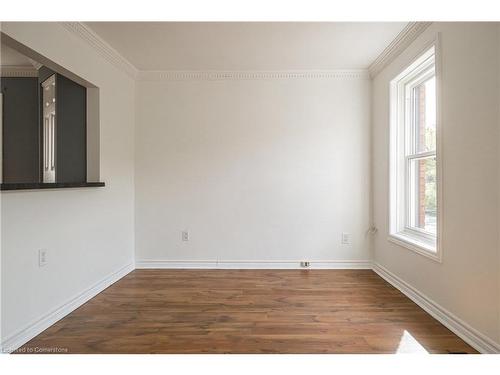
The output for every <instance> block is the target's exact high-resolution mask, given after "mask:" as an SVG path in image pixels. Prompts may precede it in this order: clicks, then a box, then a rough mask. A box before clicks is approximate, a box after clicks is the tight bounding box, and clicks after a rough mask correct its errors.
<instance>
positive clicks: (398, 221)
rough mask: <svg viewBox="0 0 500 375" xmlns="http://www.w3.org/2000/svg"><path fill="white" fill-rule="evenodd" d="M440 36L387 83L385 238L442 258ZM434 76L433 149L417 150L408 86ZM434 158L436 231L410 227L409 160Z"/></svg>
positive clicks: (434, 258) (410, 87) (429, 256)
mask: <svg viewBox="0 0 500 375" xmlns="http://www.w3.org/2000/svg"><path fill="white" fill-rule="evenodd" d="M439 52H440V51H439V39H438V37H436V39H435V40H433V41H432V43H431V44H430V45H427V46H426V48H425V49H424V52H422V53H420V54H419V55H418V56H417V57H416V58H415V59H414V60H413V62H411V63H410V64H409V65H408V67H407V68H406V69H404V70H403V71H402V72H401V73H400V74H398V75H397V76H396V77H395V78H394V79H393V80H391V83H390V107H391V108H390V150H389V164H390V166H389V171H390V188H389V206H390V207H389V235H388V240H389V241H391V242H393V243H396V244H398V245H400V246H403V247H405V248H407V249H410V250H413V251H415V252H417V253H419V254H421V255H424V256H426V257H428V258H431V259H433V260H436V261H438V262H441V260H442V249H441V239H442V235H441V230H442V216H443V215H442V213H443V210H442V208H441V207H442V201H443V200H442V186H441V185H442V184H441V176H442V172H441V118H440V114H441V109H440V103H441V100H440V98H441V87H440V80H441V72H440V68H441V67H440V59H439V56H440V55H439ZM432 76H435V79H436V150H435V151H431V152H418V151H416V150H412V151H411V153H407V152H406V150H408V147H410V146H411V147H413V145H414V143H415V142H413V140H412V139H411V136H412V135H413V132H411V131H409V130H408V126H409V124H411V121H410V116H411V115H412V111H410V110H409V108H410V106H411V105H412V104H411V103H408V102H407V99H406V98H407V97H408V96H407V90H412V89H413V88H414V87H415V86H417V85H418V84H419V83H421V82H424V81H425V80H427V79H429V78H430V77H432ZM432 156H435V158H436V190H437V191H436V194H437V197H436V198H437V223H436V224H437V228H436V235H433V234H431V233H428V232H426V231H424V230H420V229H418V228H415V227H410V226H409V225H408V223H409V220H410V218H409V213H410V211H411V210H410V204H412V203H411V202H409V198H408V183H409V167H408V166H409V164H410V161H411V160H416V159H424V158H426V157H432Z"/></svg>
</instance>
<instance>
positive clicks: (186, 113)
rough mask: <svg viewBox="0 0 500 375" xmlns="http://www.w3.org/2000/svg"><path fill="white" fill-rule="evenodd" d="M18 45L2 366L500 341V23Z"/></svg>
mask: <svg viewBox="0 0 500 375" xmlns="http://www.w3.org/2000/svg"><path fill="white" fill-rule="evenodd" d="M0 42H1V55H0V62H1V121H2V122H1V125H2V131H1V135H2V136H1V145H2V152H1V155H2V163H1V178H2V180H1V185H0V186H1V202H0V204H1V331H0V334H1V347H2V352H4V353H6V355H3V356H2V357H9V358H11V357H16V358H17V357H19V358H20V357H23V356H22V355H21V356H20V355H8V354H396V353H419V354H469V353H471V354H472V353H483V354H496V353H500V236H499V230H500V179H499V178H500V152H499V151H500V131H499V130H500V89H499V87H500V23H499V22H459V21H454V22H440V21H425V22H423V21H404V22H403V21H398V22H396V21H391V22H375V21H366V22H352V21H349V22H348V21H331V22H312V21H307V22H296V21H293V22H292V21H287V22H270V21H265V22H264V21H259V22H247V21H238V22H223V21H217V22H215V21H214V22H208V21H189V22H181V21H132V20H122V21H119V22H116V21H101V20H100V21H50V22H41V21H32V22H26V21H2V22H1V40H0ZM7 353H8V354H7ZM225 357H227V356H225ZM270 357H272V356H270ZM447 357H456V358H460V357H462V356H447ZM469 357H477V356H469ZM486 357H487V356H486ZM494 357H496V356H494ZM57 358H61V357H60V356H59V357H57Z"/></svg>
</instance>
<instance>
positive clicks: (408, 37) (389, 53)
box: [368, 22, 432, 78]
mask: <svg viewBox="0 0 500 375" xmlns="http://www.w3.org/2000/svg"><path fill="white" fill-rule="evenodd" d="M431 24H432V22H409V23H408V25H406V27H405V28H404V29H403V30H402V31H401V32H400V33H399V34H398V35H397V36H396V38H395V39H394V40H393V41H392V42H391V44H389V45H388V46H387V47H386V48H385V49H384V50H383V51H382V53H381V54H380V55H379V56H378V57H377V58H376V59H375V61H373V62H372V63H371V64H370V66H369V67H368V71H369V72H370V76H371V77H372V78H373V77H375V76H376V75H377V74H378V73H380V72H381V71H382V70H383V69H384V68H385V67H386V66H387V65H389V64H390V63H391V62H392V61H394V59H395V58H396V57H397V56H399V54H400V53H401V52H403V51H404V50H405V49H406V48H407V47H408V46H409V45H410V44H411V43H412V42H413V41H414V40H415V39H417V37H418V36H419V35H420V34H422V33H423V32H424V30H425V29H427V28H428V27H429V26H430V25H431Z"/></svg>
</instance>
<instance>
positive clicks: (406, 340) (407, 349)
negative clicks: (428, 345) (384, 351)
mask: <svg viewBox="0 0 500 375" xmlns="http://www.w3.org/2000/svg"><path fill="white" fill-rule="evenodd" d="M396 353H428V352H427V350H425V348H424V347H423V346H422V345H420V344H419V342H418V341H417V340H416V339H415V338H414V337H413V336H412V335H411V334H410V333H409V332H408V331H407V330H405V331H404V332H403V335H402V336H401V340H400V341H399V345H398V348H397V350H396Z"/></svg>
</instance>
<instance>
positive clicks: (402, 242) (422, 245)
mask: <svg viewBox="0 0 500 375" xmlns="http://www.w3.org/2000/svg"><path fill="white" fill-rule="evenodd" d="M387 239H388V240H389V241H390V242H392V243H395V244H396V245H399V246H402V247H405V248H407V249H409V250H412V251H414V252H416V253H418V254H420V255H423V256H425V257H427V258H429V259H432V260H434V261H436V262H439V263H441V253H440V252H439V251H438V249H437V248H436V246H435V245H433V244H429V243H427V242H424V241H421V240H419V239H417V238H415V237H413V236H410V235H406V234H405V233H397V234H389V237H388V238H387Z"/></svg>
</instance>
